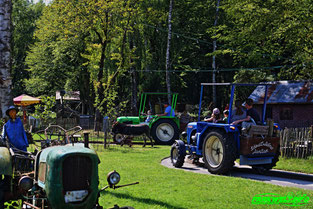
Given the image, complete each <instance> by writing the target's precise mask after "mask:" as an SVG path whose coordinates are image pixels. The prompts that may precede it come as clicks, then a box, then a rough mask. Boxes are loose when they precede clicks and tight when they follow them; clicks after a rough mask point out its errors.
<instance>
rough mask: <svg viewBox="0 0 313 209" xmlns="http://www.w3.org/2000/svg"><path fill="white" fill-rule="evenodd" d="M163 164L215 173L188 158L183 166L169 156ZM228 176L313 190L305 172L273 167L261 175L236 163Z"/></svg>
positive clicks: (190, 170) (186, 169) (196, 171)
mask: <svg viewBox="0 0 313 209" xmlns="http://www.w3.org/2000/svg"><path fill="white" fill-rule="evenodd" d="M161 164H162V165H163V166H166V167H168V168H174V169H180V170H185V171H189V172H194V173H202V174H206V175H213V174H211V173H209V172H208V170H207V169H206V168H205V167H204V164H203V163H200V164H199V165H195V164H192V163H191V162H190V161H189V160H187V158H186V160H185V163H184V165H183V167H182V168H175V167H174V166H173V165H172V163H171V159H170V158H169V157H168V158H165V159H163V160H162V161H161ZM227 176H233V177H240V178H246V179H253V180H257V181H262V182H265V183H270V184H275V185H280V186H288V187H297V188H302V189H308V190H313V175H308V174H303V173H295V172H287V171H281V170H275V169H272V170H271V171H269V172H268V173H267V174H266V175H261V174H258V173H256V172H255V171H254V170H253V169H251V167H250V166H240V165H238V164H236V165H235V166H234V169H233V170H232V171H231V172H230V173H229V174H228V175H227Z"/></svg>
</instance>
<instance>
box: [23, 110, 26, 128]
mask: <svg viewBox="0 0 313 209" xmlns="http://www.w3.org/2000/svg"><path fill="white" fill-rule="evenodd" d="M23 122H24V124H26V110H25V107H24V106H23Z"/></svg>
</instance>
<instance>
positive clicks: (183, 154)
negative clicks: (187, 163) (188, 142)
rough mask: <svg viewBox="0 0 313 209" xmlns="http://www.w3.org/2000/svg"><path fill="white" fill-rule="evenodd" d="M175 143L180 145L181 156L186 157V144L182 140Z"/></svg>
mask: <svg viewBox="0 0 313 209" xmlns="http://www.w3.org/2000/svg"><path fill="white" fill-rule="evenodd" d="M175 143H176V144H177V145H178V147H179V149H178V150H179V154H180V155H181V156H185V155H186V146H185V143H184V142H183V141H182V140H175Z"/></svg>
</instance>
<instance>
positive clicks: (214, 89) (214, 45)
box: [212, 0, 221, 107]
mask: <svg viewBox="0 0 313 209" xmlns="http://www.w3.org/2000/svg"><path fill="white" fill-rule="evenodd" d="M220 1H221V0H217V4H216V12H215V21H214V27H215V26H217V20H218V11H219V7H220ZM216 47H217V46H216V38H214V40H213V52H215V51H216ZM212 68H213V75H212V83H215V82H216V62H215V55H213V58H212ZM212 89H213V92H212V94H213V106H214V107H216V105H217V104H216V102H217V100H216V86H213V88H212Z"/></svg>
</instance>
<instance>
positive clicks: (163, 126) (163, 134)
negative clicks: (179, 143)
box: [150, 119, 179, 145]
mask: <svg viewBox="0 0 313 209" xmlns="http://www.w3.org/2000/svg"><path fill="white" fill-rule="evenodd" d="M150 135H151V136H152V138H153V139H154V141H155V142H156V144H165V145H171V144H173V143H174V141H175V139H178V137H179V129H178V126H177V124H176V123H175V122H174V121H173V120H171V119H159V120H158V121H156V122H155V123H154V124H153V126H152V128H151V130H150Z"/></svg>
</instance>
